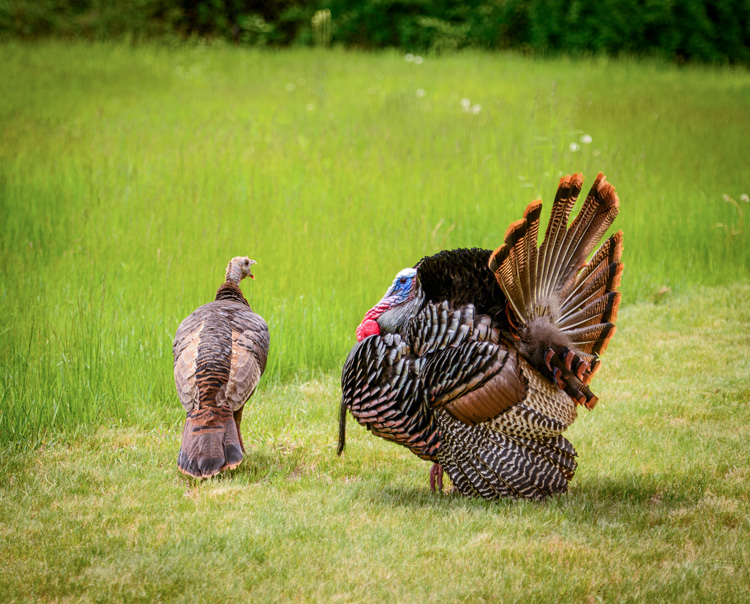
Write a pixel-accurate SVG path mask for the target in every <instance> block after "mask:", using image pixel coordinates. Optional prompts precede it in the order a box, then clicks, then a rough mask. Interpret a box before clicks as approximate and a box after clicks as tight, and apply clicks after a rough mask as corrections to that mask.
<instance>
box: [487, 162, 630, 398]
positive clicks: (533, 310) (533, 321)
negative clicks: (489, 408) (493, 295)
mask: <svg viewBox="0 0 750 604" xmlns="http://www.w3.org/2000/svg"><path fill="white" fill-rule="evenodd" d="M582 184H583V179H582V177H581V175H580V174H573V176H566V177H564V178H562V179H561V180H560V185H559V187H558V190H557V195H556V196H555V201H554V203H553V206H552V214H551V216H550V221H549V224H548V225H547V230H546V233H545V236H544V241H543V242H542V244H541V246H539V248H538V249H537V234H538V231H539V217H540V214H541V209H542V203H541V201H535V202H533V203H531V204H530V205H529V206H528V207H527V208H526V211H525V212H524V216H523V218H522V219H521V220H519V221H516V222H514V223H513V224H511V225H510V227H509V228H508V231H507V232H506V234H505V243H504V244H503V245H502V246H500V247H499V248H498V249H497V250H495V252H494V253H493V254H492V255H491V256H490V260H489V268H490V270H492V271H493V272H494V273H495V276H496V278H497V280H498V283H499V284H500V287H501V288H502V290H503V292H504V293H505V295H506V297H507V298H508V302H509V304H510V306H511V307H512V309H513V312H514V314H515V315H516V316H517V317H518V319H519V320H520V322H521V327H525V328H526V329H527V333H526V335H527V339H528V340H530V341H532V343H533V340H544V341H545V345H547V344H549V341H550V340H551V341H552V343H554V344H558V345H559V347H561V348H562V347H567V348H569V349H571V350H572V351H574V352H575V353H576V354H577V355H578V356H579V357H580V358H582V359H584V360H585V361H587V362H588V363H589V364H590V365H591V368H590V369H591V370H590V371H589V372H588V377H587V378H586V380H585V381H586V382H588V381H589V380H590V376H591V375H593V372H594V371H595V370H596V368H597V366H598V363H599V361H598V358H597V355H598V354H599V353H601V352H603V351H604V350H605V349H606V347H607V344H608V343H609V340H610V339H611V338H612V336H613V335H614V333H615V324H614V322H615V319H616V317H617V309H618V306H619V304H620V293H619V292H618V291H617V287H618V286H619V284H620V275H621V273H622V268H623V265H622V263H621V262H620V258H621V256H622V232H621V231H619V232H617V233H615V234H614V235H612V236H611V237H609V238H608V239H607V240H606V241H605V242H604V243H603V244H602V246H601V247H600V248H599V249H598V250H597V252H596V253H595V254H594V256H593V257H592V259H591V261H590V262H588V263H586V258H587V257H588V255H589V254H590V253H591V252H592V250H593V249H594V247H595V246H596V245H597V244H598V243H599V241H600V240H601V238H602V237H603V235H604V233H605V232H606V231H607V229H608V228H609V227H610V226H611V224H612V222H613V221H614V219H615V217H616V216H617V213H618V211H619V205H620V204H619V199H618V197H617V193H616V192H615V189H614V187H613V186H612V185H611V184H609V183H608V182H607V181H606V179H605V177H604V175H603V174H602V173H599V175H598V176H597V178H596V180H595V181H594V184H593V186H592V187H591V191H590V192H589V194H588V196H587V197H586V200H585V201H584V203H583V206H582V207H581V211H580V212H579V213H578V215H577V216H576V217H575V219H574V220H573V221H572V222H571V223H570V224H568V219H569V217H570V212H571V210H572V209H573V206H575V204H576V201H577V200H578V195H579V193H580V191H581V186H582ZM535 330H536V331H537V334H536V335H535V334H534V331H535ZM534 360H535V361H537V362H538V359H534ZM565 377H566V379H568V378H569V379H570V380H572V381H573V382H575V387H576V388H579V389H580V390H581V391H582V392H583V393H584V396H585V398H586V401H587V403H591V402H592V401H593V402H595V397H594V396H593V394H591V392H590V390H588V388H587V387H586V386H585V385H584V384H582V383H581V382H580V380H578V379H576V377H575V376H570V375H566V376H565Z"/></svg>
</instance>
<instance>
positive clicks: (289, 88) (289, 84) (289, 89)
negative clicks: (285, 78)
mask: <svg viewBox="0 0 750 604" xmlns="http://www.w3.org/2000/svg"><path fill="white" fill-rule="evenodd" d="M294 88H295V86H294V84H293V83H292V82H289V83H288V84H287V85H286V91H287V92H292V90H294Z"/></svg>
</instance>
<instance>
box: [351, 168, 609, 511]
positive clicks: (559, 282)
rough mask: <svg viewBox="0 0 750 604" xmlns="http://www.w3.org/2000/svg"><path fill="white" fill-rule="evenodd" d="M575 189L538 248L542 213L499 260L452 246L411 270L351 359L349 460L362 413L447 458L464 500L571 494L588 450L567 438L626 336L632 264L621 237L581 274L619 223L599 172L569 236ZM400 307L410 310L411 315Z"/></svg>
mask: <svg viewBox="0 0 750 604" xmlns="http://www.w3.org/2000/svg"><path fill="white" fill-rule="evenodd" d="M565 187H568V191H567V193H565V192H564V191H563V194H561V193H560V192H558V199H556V201H555V205H554V206H553V216H552V220H551V223H553V222H555V221H556V222H555V225H554V226H553V227H552V228H551V229H548V232H547V235H546V236H545V243H543V244H542V246H541V248H539V250H537V248H536V229H537V227H538V219H539V213H540V212H539V211H540V210H541V204H538V205H535V204H532V205H531V206H529V208H528V209H527V213H526V214H525V215H524V219H523V221H519V222H518V223H514V225H511V227H510V228H509V229H508V233H507V234H506V245H505V246H502V247H501V248H499V249H498V250H497V251H495V252H494V253H493V252H492V251H490V250H481V249H471V250H452V251H445V252H441V253H440V254H437V255H435V256H431V257H428V258H424V259H422V260H421V261H420V262H419V263H418V264H417V265H416V267H415V269H410V270H407V269H405V270H404V271H402V272H401V273H399V276H397V279H396V281H394V285H393V286H392V287H391V289H389V291H388V292H386V296H385V297H384V298H383V300H381V302H380V303H379V304H378V305H377V306H376V307H374V308H373V309H372V310H371V311H369V312H368V314H367V315H365V320H364V321H363V324H362V326H360V329H359V330H358V338H359V339H361V341H360V342H359V343H358V344H356V345H355V346H354V348H353V349H352V351H351V353H350V354H349V357H348V359H347V361H346V363H345V366H344V370H343V373H342V407H341V423H340V447H339V452H341V450H342V449H343V445H344V434H345V432H344V426H345V423H344V422H345V417H346V416H345V412H346V409H349V410H350V411H351V413H352V415H353V416H354V417H355V418H356V419H357V421H358V422H359V423H361V424H363V425H365V426H366V427H367V428H368V429H369V430H371V431H372V433H373V434H375V435H377V436H381V437H383V438H385V439H387V440H392V441H394V442H397V443H399V444H401V445H404V446H406V447H408V448H409V449H410V450H411V451H412V452H413V453H415V454H416V455H418V456H419V457H421V458H422V459H426V460H430V461H433V462H436V463H439V464H440V465H441V466H442V469H444V470H446V471H447V472H448V474H449V476H450V478H451V480H452V482H453V485H454V486H455V488H456V489H457V490H458V491H459V492H460V493H462V494H464V495H468V496H481V497H484V498H487V499H494V498H497V497H506V496H509V497H525V498H531V499H540V498H543V497H545V496H548V495H551V494H553V493H558V492H563V491H565V490H566V489H567V484H568V481H569V480H570V479H571V478H572V477H573V474H574V472H575V469H576V460H575V457H576V453H575V450H574V449H573V447H572V445H571V444H570V443H569V442H568V441H567V440H566V439H565V438H564V437H563V436H562V433H563V432H564V431H565V430H566V429H567V427H568V426H569V425H570V424H571V423H572V422H573V421H574V420H575V418H576V403H577V402H580V403H582V404H586V406H588V407H593V405H594V404H595V403H596V397H595V396H594V395H593V394H592V393H591V391H590V390H589V389H588V385H587V382H588V381H590V378H591V376H592V375H593V371H595V370H596V368H597V366H598V353H599V352H601V351H602V350H603V349H604V348H605V347H606V344H607V342H608V341H609V339H610V338H611V337H612V334H613V333H614V326H613V324H612V323H611V321H610V320H612V321H613V320H614V315H615V313H616V309H617V303H618V302H619V294H617V295H616V296H614V297H613V296H612V295H610V294H612V292H613V291H614V289H615V288H616V287H617V284H618V283H619V272H620V271H621V268H622V265H621V264H620V263H619V256H620V251H621V245H620V239H619V234H618V235H616V236H614V237H613V238H610V239H608V240H607V243H605V244H604V245H603V246H602V248H601V249H600V251H599V252H597V254H596V255H595V256H594V258H593V259H592V262H591V263H590V265H589V267H588V268H586V269H584V270H583V271H579V269H580V268H581V264H582V261H583V260H585V257H586V256H587V255H588V253H589V252H590V251H591V247H592V246H593V245H594V244H595V243H597V242H598V240H599V238H600V237H601V235H603V233H604V231H606V226H609V223H611V220H612V219H613V218H614V214H616V208H617V197H616V195H615V194H614V189H613V188H611V186H610V185H605V183H604V179H603V177H602V176H601V175H600V176H599V178H598V179H597V181H596V182H595V185H594V189H592V193H591V194H590V195H589V199H587V202H586V204H584V209H583V210H582V211H581V213H580V215H581V216H582V218H581V219H580V220H579V219H578V218H577V219H576V220H574V221H573V223H572V224H571V226H570V229H568V224H567V217H568V213H569V211H570V208H571V207H572V205H573V203H575V199H576V197H577V190H576V187H577V188H578V189H580V183H579V182H578V180H576V177H575V176H574V177H573V179H572V181H570V180H569V181H565V180H564V181H563V182H561V190H562V189H564V188H565ZM566 194H567V197H566ZM592 205H593V206H594V207H592ZM561 208H562V209H561ZM613 208H614V209H613ZM589 214H590V215H591V216H592V218H590V219H589V218H587V216H589ZM586 220H588V221H589V223H590V224H585V225H583V226H582V223H583V221H586ZM605 225H606V226H605ZM602 229H603V230H602ZM592 232H593V233H594V235H595V236H594V237H592V236H591V234H592ZM532 238H533V241H532ZM593 239H595V241H593V244H592V243H591V241H592V240H593ZM550 241H553V243H549V242H550ZM545 244H546V245H545ZM537 257H540V258H541V260H538V258H537ZM547 257H549V261H547V260H545V258H547ZM571 267H572V268H571ZM602 275H605V277H602ZM412 281H413V282H412ZM394 308H402V309H403V308H409V309H410V312H409V313H408V316H407V317H406V318H405V319H404V320H401V319H400V315H397V314H392V316H389V315H388V313H394V310H393V309H394ZM394 317H395V319H394ZM369 334H374V335H369ZM368 335H369V337H367V336H368ZM550 363H551V365H550ZM441 474H442V470H441Z"/></svg>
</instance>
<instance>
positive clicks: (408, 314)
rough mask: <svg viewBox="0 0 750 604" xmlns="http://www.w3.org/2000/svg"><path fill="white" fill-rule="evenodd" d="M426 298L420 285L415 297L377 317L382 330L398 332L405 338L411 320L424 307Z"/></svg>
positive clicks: (384, 331) (383, 331)
mask: <svg viewBox="0 0 750 604" xmlns="http://www.w3.org/2000/svg"><path fill="white" fill-rule="evenodd" d="M424 298H425V296H424V292H423V291H422V288H421V287H420V288H419V290H418V291H417V293H416V295H415V296H414V297H413V298H411V299H410V300H407V301H406V302H403V303H402V304H398V305H397V306H394V307H392V308H389V309H388V310H386V311H384V312H383V313H382V314H381V315H380V316H379V317H378V319H377V322H378V325H380V330H381V332H382V333H397V334H399V335H400V336H401V337H404V338H405V337H406V332H407V330H408V327H409V322H410V321H411V320H412V319H413V318H414V317H416V316H417V313H418V312H419V311H420V310H421V309H422V306H423V305H424Z"/></svg>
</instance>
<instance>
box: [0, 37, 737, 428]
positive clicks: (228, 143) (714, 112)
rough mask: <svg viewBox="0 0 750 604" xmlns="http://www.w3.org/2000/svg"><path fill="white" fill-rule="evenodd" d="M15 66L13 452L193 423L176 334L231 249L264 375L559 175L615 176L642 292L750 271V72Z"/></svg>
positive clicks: (628, 67) (169, 57) (303, 55)
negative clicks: (422, 262) (245, 271)
mask: <svg viewBox="0 0 750 604" xmlns="http://www.w3.org/2000/svg"><path fill="white" fill-rule="evenodd" d="M0 80H2V81H4V82H9V83H10V82H12V83H13V85H11V86H7V87H6V91H5V92H4V94H3V95H2V96H0V133H1V136H2V146H1V147H0V194H1V196H2V197H1V198H0V211H1V212H2V220H1V221H0V236H1V237H2V243H1V244H0V245H1V247H0V253H1V254H2V272H1V273H0V300H2V305H3V310H4V315H5V317H6V322H5V324H4V326H3V328H2V329H0V349H2V350H3V351H4V354H3V357H2V360H1V361H0V363H1V368H0V371H2V379H1V380H0V382H2V390H1V391H0V397H1V398H0V442H2V441H8V440H20V439H24V440H31V442H33V443H39V442H40V441H41V440H42V439H43V438H46V437H45V434H46V431H47V430H48V429H50V428H51V429H52V433H55V434H56V433H59V431H60V430H65V431H70V430H75V429H77V428H78V427H79V426H80V425H84V426H86V425H92V424H94V425H98V423H99V422H100V420H101V418H102V417H108V418H109V417H112V418H115V419H116V420H122V421H124V422H126V423H128V424H135V425H139V426H141V427H156V426H160V425H163V424H164V422H165V421H172V420H173V419H174V418H177V417H178V415H179V407H178V406H175V402H176V401H175V397H174V389H173V384H172V378H171V363H172V360H171V349H170V347H171V343H172V337H173V335H174V332H175V329H176V327H177V325H178V323H179V321H180V320H181V319H182V318H183V317H184V316H186V315H187V314H188V313H189V312H190V311H192V310H193V309H194V308H195V307H197V306H198V305H199V304H202V303H204V302H206V301H208V300H210V299H212V297H213V295H214V292H215V290H216V288H217V287H218V285H219V284H220V282H221V281H222V280H223V271H224V268H225V266H226V263H227V260H228V259H229V258H230V257H232V256H233V255H238V254H242V255H244V254H248V255H250V256H251V257H252V258H254V259H256V260H257V261H258V267H257V270H256V275H257V277H258V278H257V280H256V281H255V282H253V283H249V284H245V291H247V292H249V297H250V298H251V303H252V304H253V306H254V307H255V308H256V309H257V310H258V311H259V312H260V313H261V314H263V315H264V316H265V317H266V319H267V320H268V322H269V325H270V328H271V332H272V334H273V335H272V347H271V357H270V360H269V367H268V373H267V376H266V378H265V385H270V384H271V382H274V381H277V380H281V381H282V382H283V381H284V380H287V379H289V378H291V377H293V376H298V375H302V376H308V377H309V376H310V375H314V372H316V371H319V370H323V371H332V370H333V371H336V370H338V368H339V367H340V366H341V364H342V361H343V359H344V358H345V357H346V353H347V351H348V349H349V347H350V346H351V344H352V342H353V335H354V329H355V327H356V325H357V323H358V322H359V320H361V317H362V315H363V313H364V311H365V310H366V309H368V308H369V307H370V306H371V305H372V304H373V303H374V302H375V301H377V300H378V299H379V298H380V296H381V295H382V293H383V292H384V291H385V289H386V287H387V286H388V285H389V284H390V281H391V280H392V278H393V275H395V274H396V272H398V271H399V270H400V269H401V268H404V267H405V266H410V265H413V264H414V263H415V262H416V261H417V260H419V258H421V257H422V256H424V255H426V254H430V253H433V252H435V251H438V250H439V249H442V248H445V247H461V246H469V247H470V246H482V247H492V248H494V247H496V246H497V245H498V244H499V243H500V242H501V238H502V236H503V234H504V232H505V228H506V226H507V225H508V223H509V222H510V221H511V220H514V219H516V218H518V217H519V216H520V214H521V213H522V211H523V208H524V207H525V206H526V204H527V203H528V202H530V201H531V200H532V199H534V198H536V197H539V196H542V197H543V198H545V199H547V200H551V198H552V196H553V195H554V191H555V189H556V186H557V180H558V177H559V175H560V174H561V173H562V172H566V173H569V172H573V171H581V172H583V173H584V174H585V175H586V176H587V177H588V182H591V181H592V180H593V178H594V176H595V175H596V173H597V171H599V170H601V171H604V172H605V173H606V174H607V176H608V177H609V180H610V181H611V182H613V183H615V185H616V186H617V187H618V191H619V193H620V196H621V198H622V205H623V209H622V213H621V215H620V218H618V221H617V222H618V224H617V225H616V226H617V227H618V228H622V229H624V230H625V233H626V235H625V236H626V240H625V245H626V251H625V256H624V260H625V263H626V271H627V272H626V276H625V278H624V279H623V291H624V303H625V304H626V305H627V304H630V303H632V302H634V301H636V300H648V299H650V298H651V297H652V296H654V295H656V294H657V293H658V291H660V290H661V289H662V288H664V287H668V288H671V289H672V290H673V291H683V290H685V289H688V288H690V287H692V286H694V285H697V284H702V285H715V284H723V283H731V282H734V281H736V280H738V279H747V276H748V274H750V246H749V245H748V236H747V232H746V231H747V229H745V231H743V233H742V234H740V235H735V236H732V235H731V234H730V230H731V229H733V228H734V229H735V230H736V229H737V228H738V227H739V215H738V213H737V210H736V209H735V208H734V207H733V206H732V205H730V204H728V203H726V202H725V201H724V200H723V198H722V195H723V194H728V195H731V196H732V197H733V198H734V199H735V200H737V201H738V203H740V204H741V206H744V208H745V209H747V208H748V207H749V206H747V204H744V203H743V202H741V201H739V200H740V196H741V195H742V194H744V193H750V179H748V169H747V157H748V150H749V149H750V144H749V143H748V141H749V140H750V120H748V117H747V116H748V115H750V74H748V72H746V71H742V70H729V69H726V70H721V69H718V70H717V69H709V68H704V67H686V68H677V67H674V66H670V65H666V64H660V63H638V62H635V61H627V60H622V61H614V60H606V59H592V60H589V61H585V60H584V61H569V60H565V59H557V60H545V61H542V60H534V59H529V58H524V57H521V56H516V55H509V54H503V55H489V54H467V55H458V56H454V57H445V58H435V59H432V58H429V57H428V58H427V60H425V62H424V63H422V64H421V65H416V64H414V63H413V62H412V63H409V62H406V61H404V59H403V58H402V57H401V56H400V55H397V54H394V53H384V54H358V53H346V52H342V51H335V52H321V53H316V52H309V51H302V50H300V51H293V52H291V51H290V52H280V53H261V52H255V51H252V52H251V51H246V50H243V49H238V48H225V47H217V48H212V47H205V46H193V47H177V48H170V47H155V46H146V47H136V48H133V47H130V46H127V45H118V44H113V45H106V44H102V45H95V46H90V45H85V44H71V43H61V42H49V43H43V44H38V45H25V44H3V45H0ZM418 91H424V96H418V95H417V92H418ZM420 94H421V92H420ZM462 98H468V99H470V101H471V103H472V106H473V105H475V104H477V105H481V110H480V111H479V113H478V114H474V113H472V112H465V111H463V110H462V107H461V103H460V101H461V99H462ZM583 135H588V136H590V137H591V139H592V142H591V143H590V144H585V143H582V142H580V141H581V137H582V136H583ZM571 143H576V144H577V145H578V146H579V147H580V149H579V150H578V151H572V150H571ZM717 223H723V224H726V225H728V226H729V228H716V227H715V225H716V224H717ZM7 319H10V320H7ZM311 372H312V373H311Z"/></svg>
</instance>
